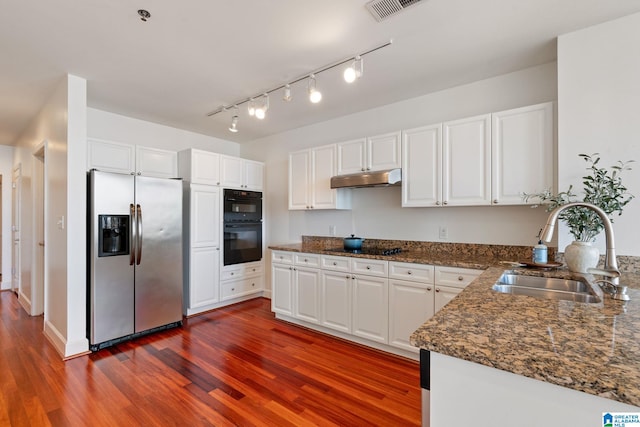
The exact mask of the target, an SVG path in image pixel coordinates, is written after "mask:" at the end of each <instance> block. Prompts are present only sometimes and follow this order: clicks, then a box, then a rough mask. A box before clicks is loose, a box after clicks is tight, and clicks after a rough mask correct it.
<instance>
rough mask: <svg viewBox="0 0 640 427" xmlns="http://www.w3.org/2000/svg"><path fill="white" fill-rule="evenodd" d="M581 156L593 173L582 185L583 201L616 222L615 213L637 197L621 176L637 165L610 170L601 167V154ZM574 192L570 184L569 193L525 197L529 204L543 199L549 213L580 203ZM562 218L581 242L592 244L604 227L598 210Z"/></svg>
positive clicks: (624, 164) (569, 212) (574, 209)
mask: <svg viewBox="0 0 640 427" xmlns="http://www.w3.org/2000/svg"><path fill="white" fill-rule="evenodd" d="M578 156H580V157H582V158H583V159H584V161H585V162H587V163H588V164H589V166H588V167H587V170H588V171H589V172H590V174H589V175H586V176H583V177H582V184H583V185H584V190H583V193H584V197H583V199H582V201H583V202H586V203H591V204H593V205H596V206H598V207H600V208H601V209H602V210H603V211H604V212H605V213H606V214H607V215H608V216H609V219H610V220H611V222H613V218H611V216H612V215H613V214H617V215H618V216H620V215H622V208H623V207H625V206H626V205H627V204H628V203H629V202H630V201H631V200H632V199H633V198H634V196H633V195H632V194H630V193H629V192H628V191H627V187H625V186H624V185H623V184H622V177H621V174H622V172H624V171H626V170H631V167H630V166H629V164H631V163H633V162H634V160H629V161H626V162H621V161H618V163H617V164H615V165H614V166H611V168H610V169H609V170H607V169H606V168H602V167H598V163H599V162H600V155H599V154H598V153H594V154H592V155H588V154H579V155H578ZM572 190H573V186H572V185H570V186H569V189H568V190H567V191H562V192H559V193H558V194H552V193H551V191H550V190H546V191H544V192H542V193H536V194H526V193H524V194H523V198H524V200H525V201H528V200H529V199H532V198H537V199H539V200H540V201H541V202H542V203H543V204H545V205H546V206H547V212H549V211H552V210H553V209H555V208H557V207H558V206H562V205H565V204H567V203H571V202H577V201H578V199H577V197H578V195H577V194H574V193H573V192H572ZM558 218H559V219H560V220H562V221H564V222H565V223H566V224H567V226H568V227H569V232H570V233H571V235H572V236H573V237H574V239H575V240H577V241H580V242H592V241H593V240H594V239H595V237H596V236H597V235H598V234H599V233H600V232H601V231H602V229H603V228H604V224H603V223H602V220H601V219H600V217H598V215H597V214H596V213H595V212H594V211H592V210H590V209H586V208H583V207H580V206H576V207H571V208H569V209H565V210H564V211H563V212H561V213H560V215H559V217H558Z"/></svg>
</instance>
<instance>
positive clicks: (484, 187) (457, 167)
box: [442, 114, 491, 206]
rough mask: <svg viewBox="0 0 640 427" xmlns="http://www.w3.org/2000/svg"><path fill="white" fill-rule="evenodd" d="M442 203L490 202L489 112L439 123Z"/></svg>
mask: <svg viewBox="0 0 640 427" xmlns="http://www.w3.org/2000/svg"><path fill="white" fill-rule="evenodd" d="M442 177H443V178H442V204H443V205H451V206H454V205H462V206H470V205H488V204H490V203H491V115H489V114H485V115H482V116H476V117H470V118H467V119H461V120H454V121H450V122H445V123H443V124H442Z"/></svg>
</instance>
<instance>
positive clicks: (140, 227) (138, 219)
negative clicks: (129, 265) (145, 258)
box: [136, 205, 142, 265]
mask: <svg viewBox="0 0 640 427" xmlns="http://www.w3.org/2000/svg"><path fill="white" fill-rule="evenodd" d="M136 210H137V212H138V215H137V221H136V222H137V225H138V248H137V249H138V259H137V260H136V265H140V261H142V208H141V207H140V205H136Z"/></svg>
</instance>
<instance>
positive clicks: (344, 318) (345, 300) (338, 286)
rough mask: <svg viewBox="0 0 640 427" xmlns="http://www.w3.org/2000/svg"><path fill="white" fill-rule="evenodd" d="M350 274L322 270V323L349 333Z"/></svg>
mask: <svg viewBox="0 0 640 427" xmlns="http://www.w3.org/2000/svg"><path fill="white" fill-rule="evenodd" d="M351 281H352V280H351V275H350V274H349V273H341V272H337V271H322V287H321V290H322V298H321V303H322V324H323V325H324V326H326V327H328V328H331V329H336V330H338V331H342V332H345V333H351Z"/></svg>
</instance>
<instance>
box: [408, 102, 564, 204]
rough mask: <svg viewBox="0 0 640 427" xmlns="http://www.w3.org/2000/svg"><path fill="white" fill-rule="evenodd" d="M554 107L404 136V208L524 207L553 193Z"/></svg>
mask: <svg viewBox="0 0 640 427" xmlns="http://www.w3.org/2000/svg"><path fill="white" fill-rule="evenodd" d="M553 153H554V137H553V103H551V102H548V103H544V104H539V105H532V106H528V107H522V108H516V109H512V110H506V111H501V112H497V113H493V114H486V115H482V116H476V117H470V118H467V119H462V120H455V121H450V122H445V123H443V124H435V125H432V126H424V127H420V128H415V129H409V130H405V131H403V132H402V159H403V160H402V175H403V176H402V206H404V207H414V206H443V205H444V206H473V205H489V204H493V205H497V204H505V205H509V204H511V205H522V204H525V202H524V201H523V200H522V193H539V192H541V191H543V190H545V189H548V188H553V185H554V184H553V176H554V174H553V170H554V155H553Z"/></svg>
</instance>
